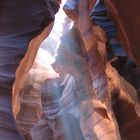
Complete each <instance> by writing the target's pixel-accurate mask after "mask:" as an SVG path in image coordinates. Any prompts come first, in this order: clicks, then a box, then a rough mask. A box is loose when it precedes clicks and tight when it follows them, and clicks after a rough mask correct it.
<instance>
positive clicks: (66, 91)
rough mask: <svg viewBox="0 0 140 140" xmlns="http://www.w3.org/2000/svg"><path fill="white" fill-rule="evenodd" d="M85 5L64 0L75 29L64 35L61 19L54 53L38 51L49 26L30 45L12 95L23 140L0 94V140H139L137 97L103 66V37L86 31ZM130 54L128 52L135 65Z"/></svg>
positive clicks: (89, 29)
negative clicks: (59, 32)
mask: <svg viewBox="0 0 140 140" xmlns="http://www.w3.org/2000/svg"><path fill="white" fill-rule="evenodd" d="M71 2H72V3H71ZM75 2H76V3H75ZM81 2H82V3H81ZM71 4H73V5H71ZM78 4H80V7H78V6H79V5H78ZM87 4H88V3H86V0H85V1H81V0H79V1H74V0H67V6H66V7H65V8H64V9H65V11H66V13H67V14H68V15H69V16H70V18H71V19H73V21H74V22H75V25H76V26H77V27H75V26H74V27H73V28H72V29H70V30H68V31H65V28H67V27H68V25H67V24H68V23H69V22H71V21H70V20H68V18H66V19H65V20H66V22H67V21H68V23H66V24H64V25H63V26H64V27H63V29H64V30H63V32H62V34H63V35H62V37H61V43H60V45H59V47H58V48H55V49H54V47H52V48H51V46H50V48H51V49H50V48H47V47H44V48H43V47H41V48H40V49H39V47H40V44H41V43H42V41H43V40H44V38H46V37H47V36H48V34H49V32H50V30H51V28H52V26H53V24H50V25H49V26H48V27H47V28H46V29H45V30H44V32H42V34H40V35H39V36H38V37H36V38H35V39H33V40H32V41H31V42H30V45H29V49H28V51H27V53H26V55H25V57H24V59H23V60H22V61H21V63H20V66H19V67H18V69H17V73H16V81H15V83H14V88H13V95H12V96H13V97H12V98H13V100H12V104H13V112H14V117H15V119H16V123H17V126H18V128H19V130H20V131H21V132H20V133H21V135H24V138H22V136H20V135H18V134H17V128H16V125H15V123H14V119H13V117H11V116H12V115H11V114H12V111H11V96H10V97H9V95H6V96H5V95H2V96H1V98H0V99H1V103H2V106H1V110H2V112H4V113H2V114H1V115H2V116H1V123H0V124H1V125H0V136H1V137H0V139H2V140H9V139H17V140H20V139H26V140H71V139H72V140H93V139H94V140H120V139H122V140H125V139H128V140H139V139H140V135H139V131H138V130H139V126H140V125H139V123H140V118H139V117H140V112H139V108H140V104H139V99H138V96H137V92H136V90H135V89H134V88H133V87H132V86H131V85H130V84H129V83H128V82H127V81H125V80H124V79H123V78H122V77H121V76H120V75H119V74H118V73H117V71H116V70H115V69H114V68H112V66H111V65H110V64H108V63H107V62H106V50H105V47H106V35H105V33H104V32H103V31H102V30H101V29H100V28H99V27H98V26H93V27H92V26H91V21H90V19H89V16H88V15H89V9H88V8H87V7H88V6H87ZM108 5H109V1H108ZM71 8H72V9H71ZM77 8H78V9H77ZM82 10H84V11H82ZM113 10H114V9H113ZM79 14H81V17H80V18H79ZM120 17H121V16H120ZM77 21H78V22H77ZM126 36H127V35H126ZM124 41H126V38H125V39H124ZM54 42H55V40H52V42H51V43H54ZM57 43H58V42H57ZM54 44H55V43H54ZM47 45H48V46H49V45H50V44H49V43H48V44H47ZM55 45H56V44H55ZM56 49H57V53H56V51H55V52H53V51H54V50H56ZM37 52H38V53H37ZM130 52H131V49H130ZM54 54H57V55H56V57H54V56H55V55H54ZM135 54H136V53H134V52H133V51H132V55H133V56H134V58H135V60H136V62H138V59H137V55H135ZM54 58H55V59H56V61H55V60H54ZM48 60H49V61H48ZM52 63H53V64H52ZM3 103H4V104H3ZM5 110H6V111H5ZM5 114H6V115H5ZM7 114H8V115H7ZM7 116H8V117H7ZM130 132H131V133H130Z"/></svg>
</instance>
